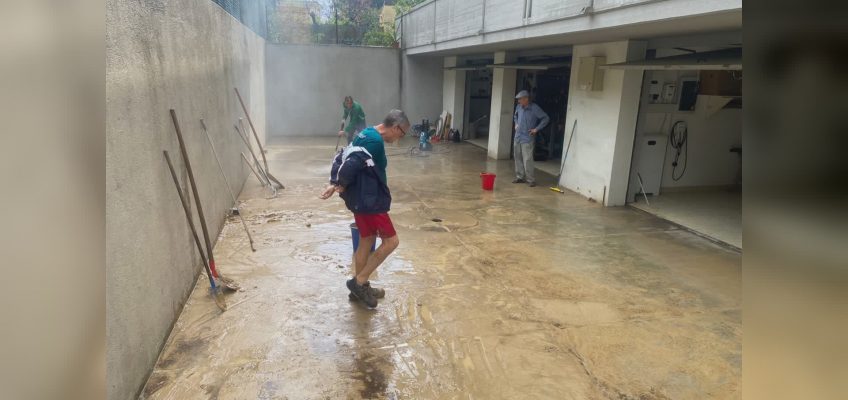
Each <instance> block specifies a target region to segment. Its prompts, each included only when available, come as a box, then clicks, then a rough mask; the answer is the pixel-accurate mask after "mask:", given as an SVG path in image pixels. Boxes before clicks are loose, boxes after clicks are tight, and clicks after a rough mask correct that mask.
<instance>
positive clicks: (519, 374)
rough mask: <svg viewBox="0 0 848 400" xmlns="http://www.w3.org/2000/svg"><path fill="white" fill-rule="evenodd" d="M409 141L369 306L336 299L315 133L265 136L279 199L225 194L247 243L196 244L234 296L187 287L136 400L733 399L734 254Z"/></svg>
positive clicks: (233, 229) (737, 263)
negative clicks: (239, 216) (484, 181)
mask: <svg viewBox="0 0 848 400" xmlns="http://www.w3.org/2000/svg"><path fill="white" fill-rule="evenodd" d="M410 144H412V141H411V140H409V139H407V141H406V142H405V143H404V145H403V146H401V147H391V148H389V149H388V153H389V154H390V156H389V186H390V187H391V189H392V194H393V197H394V201H393V205H392V211H391V216H392V218H393V220H394V221H395V225H396V227H397V230H398V233H399V235H400V247H399V248H398V250H397V251H396V252H395V254H394V255H392V256H391V257H390V258H389V259H388V260H387V262H386V264H384V265H383V266H382V267H381V268H380V269H379V270H378V273H377V275H376V276H374V277H372V282H373V283H374V285H375V286H380V287H384V288H386V291H387V295H386V298H385V299H383V300H381V301H380V304H379V306H378V307H377V309H376V310H368V309H366V308H365V307H363V306H361V305H360V304H358V303H352V302H350V301H348V298H347V295H348V290H347V289H346V288H345V285H344V282H345V280H346V279H347V277H348V275H349V271H350V269H351V264H352V262H351V255H352V254H351V252H352V251H351V250H352V249H351V241H350V230H349V228H348V225H349V224H350V223H351V222H352V216H351V215H350V213H349V212H348V211H347V210H346V209H345V208H344V205H343V203H342V201H341V200H340V199H338V198H337V197H334V198H333V199H330V200H326V201H321V200H319V199H318V198H317V195H318V193H319V191H320V190H321V188H323V187H324V185H325V183H326V180H327V171H328V169H329V165H328V164H329V159H330V157H331V155H332V153H333V147H334V145H335V139H334V138H323V139H303V138H301V139H288V140H286V141H283V142H280V143H277V144H275V145H274V146H272V147H271V148H270V149H269V151H268V156H269V162H271V163H272V165H271V168H272V172H273V173H274V175H276V176H277V177H278V178H279V179H280V180H281V181H283V182H284V183H285V184H286V185H287V189H285V190H282V191H280V193H279V195H278V196H277V197H276V198H274V199H266V198H264V197H265V196H266V195H267V193H266V192H263V190H262V188H261V187H260V186H259V185H258V183H257V181H256V179H255V178H253V177H251V178H250V179H249V180H248V182H247V184H246V186H245V190H244V192H243V193H242V195H241V200H242V201H243V203H242V212H243V214H244V215H245V216H246V218H247V220H248V225H249V226H250V228H251V230H252V232H253V233H254V238H255V239H256V245H257V248H258V251H257V252H255V253H253V252H251V251H250V248H249V247H248V244H247V241H246V240H245V236H244V233H243V231H242V230H241V229H242V227H241V224H240V223H239V222H238V220H235V219H234V220H230V221H228V223H227V225H226V226H225V228H224V230H223V232H222V237H221V238H220V241H219V242H218V244H217V246H216V247H215V251H216V254H215V257H216V261H217V263H218V265H219V268H220V269H221V270H222V271H223V272H224V273H225V274H226V275H228V276H229V277H232V278H234V279H236V280H237V281H239V282H240V283H241V285H242V286H243V290H242V291H240V292H236V293H233V294H230V295H228V296H227V301H228V303H229V310H228V311H226V312H223V313H222V312H220V311H219V310H218V308H216V306H215V304H214V303H213V301H212V299H211V298H210V297H209V295H208V293H207V287H206V284H205V279H199V280H198V282H197V286H196V288H195V290H194V292H193V293H192V294H191V297H190V299H189V301H188V303H187V305H186V306H185V309H184V310H183V312H182V314H181V316H180V318H179V320H178V321H177V323H176V325H175V327H174V330H173V332H172V334H171V337H170V338H169V340H168V343H167V344H166V346H165V348H164V350H163V352H162V354H161V357H160V359H159V361H158V363H157V365H156V367H155V370H154V371H153V373H152V375H151V376H150V379H149V381H148V383H147V385H146V387H145V389H144V392H143V394H142V398H144V399H384V398H385V399H729V398H739V397H740V373H741V351H742V350H741V341H742V322H741V312H740V306H741V304H740V303H741V254H739V253H738V252H736V251H734V250H731V249H727V248H722V247H719V246H717V245H715V244H713V243H712V242H709V241H707V240H705V239H702V238H699V237H698V236H695V235H693V234H691V233H688V232H686V231H683V230H679V229H677V228H675V227H674V226H672V225H670V224H668V223H666V222H663V221H662V220H660V219H658V218H655V217H652V216H649V215H646V214H644V213H642V212H639V211H637V210H632V209H629V208H625V207H617V208H604V207H601V206H599V205H598V204H595V203H592V202H589V201H587V200H586V199H584V198H582V197H580V196H578V195H576V194H573V193H566V194H564V195H563V194H557V193H554V192H552V191H550V190H548V189H547V186H549V185H550V184H552V183H553V178H552V177H550V176H546V175H542V174H540V175H541V176H540V178H539V180H540V186H539V187H536V188H529V187H527V186H526V185H514V184H511V183H509V181H510V180H511V177H512V176H511V175H512V174H511V169H510V168H511V165H512V162H511V161H509V160H506V161H497V162H496V161H491V160H486V155H485V153H484V151H483V150H481V149H479V148H477V147H474V146H472V145H469V144H443V145H438V146H437V147H436V153H435V154H432V155H430V156H429V157H410V156H407V155H403V152H404V149H405V147H406V146H408V145H410ZM484 170H488V171H491V172H496V173H497V174H498V178H497V181H496V186H495V190H494V192H484V191H482V190H481V189H480V178H479V172H481V171H484ZM433 218H437V219H441V220H442V222H441V223H439V222H433V221H432V219H433Z"/></svg>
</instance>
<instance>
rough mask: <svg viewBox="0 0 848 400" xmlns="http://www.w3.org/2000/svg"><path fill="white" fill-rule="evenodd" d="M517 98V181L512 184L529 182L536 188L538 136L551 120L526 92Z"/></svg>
mask: <svg viewBox="0 0 848 400" xmlns="http://www.w3.org/2000/svg"><path fill="white" fill-rule="evenodd" d="M515 98H516V99H518V105H517V106H515V113H514V114H513V115H512V120H513V122H515V143H514V146H513V148H514V149H515V150H514V151H515V152H514V154H513V156H514V158H515V179H513V181H512V183H525V182H527V183H528V184H529V185H530V187H534V186H536V178H535V177H534V170H535V168H536V167H535V166H534V165H533V148H534V147H535V145H536V134H537V133H539V131H540V130H542V128H544V127H545V126H546V125H548V122H549V121H550V118H549V117H548V114H546V113H545V112H544V111H542V108H541V107H539V106H538V105H536V103H531V102H530V94H529V93H527V91H526V90H522V91H520V92H518V94H517V95H515Z"/></svg>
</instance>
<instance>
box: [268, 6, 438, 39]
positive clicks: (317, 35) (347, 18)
mask: <svg viewBox="0 0 848 400" xmlns="http://www.w3.org/2000/svg"><path fill="white" fill-rule="evenodd" d="M424 1H426V0H313V1H306V2H304V3H299V2H282V1H281V2H278V3H279V4H280V6H278V7H277V13H276V14H277V15H275V16H274V17H273V21H272V18H271V17H269V30H272V32H271V33H270V35H269V37H270V38H271V39H272V40H274V41H276V42H278V43H299V44H335V43H338V44H346V45H366V46H386V47H389V46H394V45H396V38H395V26H394V24H395V23H394V21H385V22H384V23H383V24H381V23H380V12H381V10H382V7H383V6H392V5H393V6H395V8H396V10H397V15H400V14H401V13H402V12H407V11H409V9H411V8H412V7H414V6H415V5H417V4H420V3H422V2H424Z"/></svg>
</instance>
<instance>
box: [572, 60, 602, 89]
mask: <svg viewBox="0 0 848 400" xmlns="http://www.w3.org/2000/svg"><path fill="white" fill-rule="evenodd" d="M606 63H607V58H606V57H581V58H580V66H579V68H578V69H577V87H578V88H579V89H580V90H586V91H590V92H596V91H601V90H604V70H602V69H600V68H598V67H599V66H601V65H604V64H606Z"/></svg>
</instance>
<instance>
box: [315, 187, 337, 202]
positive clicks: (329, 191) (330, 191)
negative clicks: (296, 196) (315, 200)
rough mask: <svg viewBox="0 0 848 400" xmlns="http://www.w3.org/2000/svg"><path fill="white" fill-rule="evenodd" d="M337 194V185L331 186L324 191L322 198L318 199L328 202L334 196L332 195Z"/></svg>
mask: <svg viewBox="0 0 848 400" xmlns="http://www.w3.org/2000/svg"><path fill="white" fill-rule="evenodd" d="M335 192H336V186H335V185H329V186H327V187H326V188H325V189H324V192H323V193H321V195H320V196H318V197H319V198H320V199H321V200H327V199H329V198H330V196H332V195H333V193H335Z"/></svg>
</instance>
